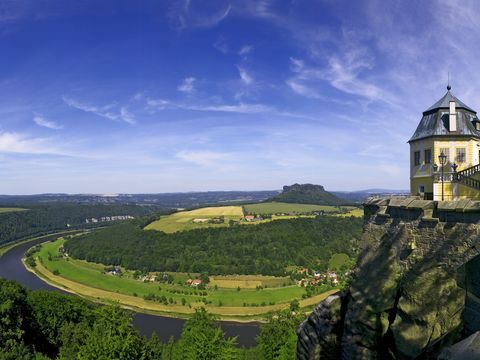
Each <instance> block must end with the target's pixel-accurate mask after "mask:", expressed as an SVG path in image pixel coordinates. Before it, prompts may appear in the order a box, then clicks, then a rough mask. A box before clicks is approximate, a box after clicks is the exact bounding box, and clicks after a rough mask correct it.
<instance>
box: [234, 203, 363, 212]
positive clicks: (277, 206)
mask: <svg viewBox="0 0 480 360" xmlns="http://www.w3.org/2000/svg"><path fill="white" fill-rule="evenodd" d="M244 208H245V212H246V213H248V214H278V213H285V214H288V213H292V212H295V213H308V212H313V211H324V212H325V213H337V212H340V211H342V209H343V210H346V211H353V210H360V209H358V208H356V207H354V206H328V205H311V204H291V203H282V202H267V203H258V204H249V205H245V206H244Z"/></svg>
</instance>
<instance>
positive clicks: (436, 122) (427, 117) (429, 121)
mask: <svg viewBox="0 0 480 360" xmlns="http://www.w3.org/2000/svg"><path fill="white" fill-rule="evenodd" d="M450 101H455V104H456V112H457V128H456V130H455V131H450V129H449V127H450V124H449V120H448V118H449V116H448V112H449V110H450ZM476 122H480V120H479V119H478V117H477V112H476V111H475V110H473V109H472V108H470V107H468V106H467V105H465V104H464V103H463V102H461V101H460V100H458V99H457V98H456V97H455V96H453V95H452V93H451V92H450V88H448V91H447V93H446V94H445V95H444V96H443V97H442V98H441V99H440V100H438V101H437V102H436V103H435V104H433V105H432V106H430V107H429V108H428V109H427V110H426V111H424V112H423V117H422V119H421V120H420V123H419V124H418V126H417V129H416V130H415V133H414V134H413V136H412V137H411V138H410V140H409V141H408V142H411V141H414V140H420V139H424V138H427V137H432V136H452V135H453V136H469V137H470V136H473V137H476V138H480V131H478V130H477V129H476V128H475V125H474V123H476Z"/></svg>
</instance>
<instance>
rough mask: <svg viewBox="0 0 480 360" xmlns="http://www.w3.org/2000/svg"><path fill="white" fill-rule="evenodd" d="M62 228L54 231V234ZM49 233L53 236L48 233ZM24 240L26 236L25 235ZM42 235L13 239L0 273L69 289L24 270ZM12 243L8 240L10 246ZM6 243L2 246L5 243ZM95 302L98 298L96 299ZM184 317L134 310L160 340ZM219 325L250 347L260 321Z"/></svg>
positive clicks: (140, 324) (38, 286) (145, 331)
mask: <svg viewBox="0 0 480 360" xmlns="http://www.w3.org/2000/svg"><path fill="white" fill-rule="evenodd" d="M62 233H63V232H60V233H56V234H57V235H59V234H62ZM48 236H52V234H49V235H48ZM26 240H27V239H26ZM44 241H45V237H44V236H42V237H41V238H38V237H36V238H31V239H28V241H25V240H22V243H21V244H20V242H17V243H15V246H13V247H10V249H9V250H8V251H6V252H4V253H3V256H0V277H3V278H5V279H8V280H13V281H16V282H18V283H19V284H21V285H23V286H25V287H26V288H28V289H30V290H44V291H58V292H61V293H63V294H71V295H72V296H77V295H74V294H73V293H68V292H66V291H64V290H62V289H60V288H58V287H54V286H51V285H50V284H48V283H46V282H45V281H44V280H43V279H42V278H40V277H38V276H37V275H35V274H33V273H31V272H30V271H27V269H26V268H25V266H24V265H23V263H22V261H21V259H22V257H24V253H25V252H26V251H27V250H28V249H29V248H30V247H32V246H34V245H36V244H38V243H41V242H44ZM10 245H12V244H9V245H8V246H10ZM6 246H7V245H5V246H4V247H6ZM97 302H98V301H97ZM184 323H185V319H184V318H181V317H168V316H161V315H158V314H153V313H149V312H136V311H134V312H133V325H134V327H135V328H136V329H137V330H138V331H139V332H140V334H142V335H143V336H147V337H150V336H151V335H152V334H156V336H157V337H158V338H159V339H160V340H161V341H162V342H165V343H166V342H168V341H169V339H170V338H174V339H178V338H179V337H180V334H181V332H182V329H183V326H184ZM220 326H221V328H222V330H223V331H224V332H225V334H226V336H228V337H237V345H238V346H240V347H251V346H254V345H255V344H256V340H255V338H256V336H257V335H258V333H259V324H258V323H256V322H248V323H241V322H230V321H220Z"/></svg>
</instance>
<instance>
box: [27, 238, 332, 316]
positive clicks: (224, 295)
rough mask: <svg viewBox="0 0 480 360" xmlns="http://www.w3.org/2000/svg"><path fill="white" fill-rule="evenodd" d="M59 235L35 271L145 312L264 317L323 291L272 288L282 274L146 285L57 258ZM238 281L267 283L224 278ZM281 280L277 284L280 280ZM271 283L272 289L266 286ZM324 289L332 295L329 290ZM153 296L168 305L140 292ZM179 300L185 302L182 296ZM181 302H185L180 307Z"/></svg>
mask: <svg viewBox="0 0 480 360" xmlns="http://www.w3.org/2000/svg"><path fill="white" fill-rule="evenodd" d="M63 241H64V240H63V239H59V240H57V241H55V242H48V243H45V244H44V245H43V246H42V248H41V250H40V252H39V253H38V257H40V258H41V261H40V262H39V261H37V266H36V267H35V271H36V272H37V273H38V274H39V275H40V276H42V277H44V278H46V279H47V280H48V281H50V282H51V283H53V284H56V285H57V286H61V287H63V288H66V289H68V290H69V291H72V292H75V293H77V294H79V295H83V296H85V297H89V298H92V299H97V300H98V299H102V300H104V301H110V300H114V301H119V302H120V303H121V304H123V305H124V306H129V307H135V308H139V309H144V310H148V311H157V312H165V313H175V314H190V313H192V311H193V309H194V308H196V307H200V306H204V307H206V308H207V309H208V311H209V312H211V313H213V314H216V315H218V316H220V317H222V318H226V319H227V318H230V319H234V318H245V317H247V318H262V315H263V314H266V313H267V312H269V311H273V310H279V309H283V308H287V307H288V306H289V304H290V302H291V301H292V300H293V299H297V300H299V301H300V305H301V306H302V307H305V306H310V303H311V304H312V306H313V304H316V303H318V301H320V300H321V299H322V298H324V297H325V296H326V295H328V294H327V293H325V294H320V295H316V296H314V297H312V298H307V299H302V295H303V294H305V289H303V288H300V287H298V286H296V285H292V286H282V287H274V286H278V285H283V283H284V282H285V280H286V279H285V278H277V279H275V278H273V277H263V276H258V277H246V276H243V277H242V276H239V277H232V278H230V279H229V278H227V277H218V279H217V278H215V279H214V281H220V282H222V281H223V282H224V283H223V284H222V286H224V285H225V286H224V287H220V285H219V284H218V283H217V286H218V289H217V290H215V288H214V287H213V286H214V285H215V284H212V285H211V286H210V287H209V288H207V290H196V289H194V288H192V287H188V286H186V285H178V284H163V283H161V284H160V283H150V282H147V283H145V282H141V281H138V280H134V279H133V278H131V277H129V276H124V277H119V276H113V275H109V274H105V273H103V270H104V266H103V265H101V264H94V263H88V262H85V261H82V260H75V259H71V258H64V257H59V256H58V249H59V247H60V246H61V245H62V244H63ZM226 281H231V282H232V283H230V285H231V284H233V282H235V281H237V282H238V283H237V286H239V284H240V282H242V281H243V282H244V283H243V284H244V285H247V282H248V285H249V286H253V284H254V282H255V281H260V282H262V283H263V284H269V285H268V286H269V287H268V288H266V289H262V290H257V289H255V288H253V289H252V288H247V286H245V287H244V288H242V287H241V286H240V288H241V289H240V291H238V290H237V288H234V289H233V288H229V287H228V285H229V284H226V283H225V282H226ZM280 282H281V284H280ZM270 286H271V287H270ZM328 293H331V291H329V292H328ZM149 294H154V295H155V296H158V297H161V296H165V297H166V298H167V299H169V304H168V305H166V304H164V303H159V302H155V301H150V300H144V299H143V296H145V295H149ZM182 299H183V300H182ZM183 302H185V305H183Z"/></svg>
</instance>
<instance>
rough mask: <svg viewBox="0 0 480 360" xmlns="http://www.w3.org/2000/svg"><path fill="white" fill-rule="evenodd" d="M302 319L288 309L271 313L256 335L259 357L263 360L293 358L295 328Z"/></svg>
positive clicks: (295, 341)
mask: <svg viewBox="0 0 480 360" xmlns="http://www.w3.org/2000/svg"><path fill="white" fill-rule="evenodd" d="M302 320H303V316H301V315H294V314H292V313H291V312H290V311H288V310H286V311H282V312H277V313H275V314H273V315H271V316H270V317H269V319H268V323H266V324H263V325H262V326H261V327H260V333H259V335H258V336H257V344H258V351H259V355H260V356H259V357H260V358H261V359H264V360H278V359H285V360H286V359H294V358H295V349H296V343H297V334H296V328H297V326H298V325H299V324H300V323H301V322H302Z"/></svg>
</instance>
